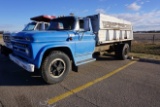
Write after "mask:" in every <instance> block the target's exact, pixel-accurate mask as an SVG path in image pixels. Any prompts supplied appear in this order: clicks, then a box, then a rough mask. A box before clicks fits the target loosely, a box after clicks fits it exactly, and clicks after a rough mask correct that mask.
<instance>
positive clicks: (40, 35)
mask: <svg viewBox="0 0 160 107" xmlns="http://www.w3.org/2000/svg"><path fill="white" fill-rule="evenodd" d="M69 32H70V33H71V32H72V33H73V31H22V32H19V33H17V34H16V35H15V36H14V37H18V38H21V40H27V39H28V40H30V41H32V42H52V41H53V42H54V41H59V42H60V41H66V40H67V39H68V37H69Z"/></svg>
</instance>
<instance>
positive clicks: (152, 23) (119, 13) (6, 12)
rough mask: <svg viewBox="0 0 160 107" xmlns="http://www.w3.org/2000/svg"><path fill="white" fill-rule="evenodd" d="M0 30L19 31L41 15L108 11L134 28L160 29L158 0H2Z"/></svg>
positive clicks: (159, 3)
mask: <svg viewBox="0 0 160 107" xmlns="http://www.w3.org/2000/svg"><path fill="white" fill-rule="evenodd" d="M0 13H1V14H0V31H1V30H5V31H20V30H22V29H23V28H24V25H26V24H27V23H28V22H30V17H33V16H38V15H42V14H45V15H55V16H59V15H69V14H70V13H74V14H75V15H76V16H86V15H92V14H96V13H105V14H108V15H112V16H116V17H119V18H122V19H125V20H128V21H131V22H132V23H133V28H134V31H140V30H160V1H159V0H152V1H151V0H0Z"/></svg>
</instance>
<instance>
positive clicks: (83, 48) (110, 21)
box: [9, 14, 133, 84]
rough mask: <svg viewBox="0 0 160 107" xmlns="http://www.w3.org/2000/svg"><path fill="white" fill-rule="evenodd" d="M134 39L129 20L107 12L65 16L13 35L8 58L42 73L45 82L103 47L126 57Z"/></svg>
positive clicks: (89, 59)
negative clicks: (44, 28)
mask: <svg viewBox="0 0 160 107" xmlns="http://www.w3.org/2000/svg"><path fill="white" fill-rule="evenodd" d="M132 40H133V30H132V24H131V23H130V22H128V21H125V20H122V19H118V18H115V17H112V16H109V15H106V14H95V15H90V16H86V17H76V16H64V17H58V18H55V19H53V20H51V22H50V26H49V28H48V29H47V31H21V32H19V33H17V34H16V35H14V36H13V37H12V40H11V42H12V46H13V53H12V54H10V55H9V57H10V59H11V60H12V61H14V62H15V63H16V64H18V65H19V66H21V67H23V68H24V69H25V70H26V71H29V72H35V71H38V72H40V73H41V76H42V78H43V79H44V81H45V82H46V83H48V84H55V83H58V82H61V81H62V80H63V79H64V78H65V77H66V76H67V74H68V72H69V71H71V70H73V71H78V66H79V65H82V64H86V63H89V62H92V61H95V60H96V57H95V55H96V54H99V53H100V52H103V51H108V52H112V51H113V52H115V56H116V57H117V58H119V59H123V60H124V59H127V57H128V53H129V51H130V49H131V41H132Z"/></svg>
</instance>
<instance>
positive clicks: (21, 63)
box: [9, 54, 35, 72]
mask: <svg viewBox="0 0 160 107" xmlns="http://www.w3.org/2000/svg"><path fill="white" fill-rule="evenodd" d="M9 57H10V59H11V60H12V61H13V62H15V63H16V64H18V65H19V66H20V67H22V68H24V69H25V70H27V71H29V72H34V67H35V66H34V65H33V64H30V63H28V62H25V61H23V60H21V59H20V58H17V57H15V56H13V55H12V54H9Z"/></svg>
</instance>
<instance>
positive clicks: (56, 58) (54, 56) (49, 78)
mask: <svg viewBox="0 0 160 107" xmlns="http://www.w3.org/2000/svg"><path fill="white" fill-rule="evenodd" d="M70 69H71V62H70V59H69V58H68V56H67V55H66V54H65V53H63V52H61V51H53V52H52V53H51V54H49V56H47V57H46V58H45V60H44V62H43V64H42V67H41V75H42V78H43V79H44V80H45V82H46V83H48V84H55V83H58V82H61V81H62V80H63V79H64V78H65V77H66V76H67V74H68V72H69V71H70Z"/></svg>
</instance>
